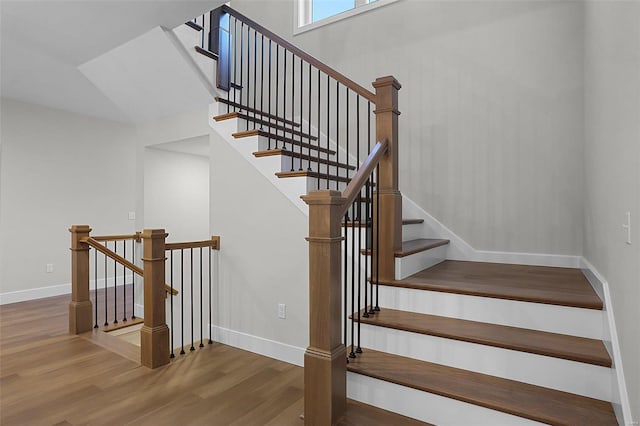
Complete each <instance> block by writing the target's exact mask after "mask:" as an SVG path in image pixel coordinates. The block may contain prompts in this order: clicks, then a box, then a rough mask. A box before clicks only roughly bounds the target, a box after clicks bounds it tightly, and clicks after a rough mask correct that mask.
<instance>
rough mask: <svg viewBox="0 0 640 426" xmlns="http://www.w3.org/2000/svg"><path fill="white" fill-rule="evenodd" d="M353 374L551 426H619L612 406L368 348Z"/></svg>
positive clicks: (353, 366) (353, 362)
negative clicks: (588, 425)
mask: <svg viewBox="0 0 640 426" xmlns="http://www.w3.org/2000/svg"><path fill="white" fill-rule="evenodd" d="M347 369H348V371H351V372H354V373H358V374H363V375H366V376H369V377H373V378H376V379H380V380H385V381H388V382H392V383H396V384H398V385H402V386H407V387H411V388H414V389H417V390H421V391H424V392H430V393H434V394H437V395H441V396H444V397H447V398H453V399H456V400H459V401H464V402H467V403H470V404H475V405H479V406H482V407H486V408H489V409H492V410H498V411H502V412H505V413H509V414H513V415H516V416H520V417H524V418H527V419H531V420H535V421H538V422H543V423H548V424H551V425H567V426H569V425H587V424H590V425H616V424H617V421H616V417H615V414H614V412H613V407H612V406H611V404H610V403H609V402H606V401H601V400H598V399H593V398H587V397H583V396H579V395H575V394H571V393H567V392H561V391H557V390H554V389H548V388H543V387H540V386H535V385H530V384H526V383H522V382H516V381H513V380H508V379H503V378H499V377H494V376H488V375H485V374H480V373H475V372H472V371H467V370H461V369H459V368H452V367H446V366H443V365H440V364H434V363H430V362H425V361H418V360H415V359H412V358H406V357H401V356H398V355H391V354H387V353H384V352H377V351H373V350H371V349H365V348H363V353H362V354H360V355H359V356H358V357H357V358H355V359H350V360H349V363H348V364H347Z"/></svg>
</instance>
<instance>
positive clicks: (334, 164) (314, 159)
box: [253, 148, 356, 170]
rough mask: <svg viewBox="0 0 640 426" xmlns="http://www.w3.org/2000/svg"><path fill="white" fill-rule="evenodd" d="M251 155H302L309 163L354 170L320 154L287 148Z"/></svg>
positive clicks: (292, 156)
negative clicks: (309, 153)
mask: <svg viewBox="0 0 640 426" xmlns="http://www.w3.org/2000/svg"><path fill="white" fill-rule="evenodd" d="M253 155H254V156H255V157H258V158H260V157H270V156H273V155H283V156H286V157H291V158H297V159H300V158H301V157H302V159H303V160H305V161H311V163H315V164H318V163H320V164H324V165H328V166H331V167H338V168H341V169H347V170H355V169H356V167H355V166H352V165H350V164H345V163H339V162H337V161H332V160H327V159H326V158H322V156H320V158H318V157H317V156H314V155H308V154H304V153H302V154H300V153H299V152H293V151H289V150H288V149H281V148H278V149H269V150H266V151H257V152H254V153H253Z"/></svg>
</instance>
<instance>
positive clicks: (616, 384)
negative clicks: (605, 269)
mask: <svg viewBox="0 0 640 426" xmlns="http://www.w3.org/2000/svg"><path fill="white" fill-rule="evenodd" d="M580 263H581V268H582V270H583V272H584V273H585V276H586V277H587V279H588V280H589V282H590V283H591V285H592V286H593V288H594V290H595V291H596V293H598V295H599V296H600V297H602V298H603V299H604V300H603V302H604V311H605V321H606V322H607V324H604V326H605V328H606V331H608V332H609V338H610V339H611V340H610V342H605V343H607V345H606V346H607V349H609V351H610V352H613V366H612V368H613V369H614V371H615V372H614V374H612V376H611V377H612V387H613V389H612V391H613V397H614V401H613V408H614V411H615V413H616V417H617V418H618V423H620V424H624V425H634V424H637V422H635V423H634V421H633V418H632V416H631V405H630V404H629V394H628V393H627V385H626V382H625V380H624V370H623V368H622V355H621V354H620V344H619V341H618V332H617V330H616V322H615V318H614V314H613V305H612V302H611V292H610V291H609V283H608V282H607V280H606V279H605V278H604V276H602V275H601V274H600V273H599V272H598V270H597V269H596V268H595V267H594V266H593V265H592V264H591V263H589V261H588V260H587V259H585V258H584V257H583V258H581V262H580ZM618 399H619V401H618Z"/></svg>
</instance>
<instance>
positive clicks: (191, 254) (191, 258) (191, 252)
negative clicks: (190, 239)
mask: <svg viewBox="0 0 640 426" xmlns="http://www.w3.org/2000/svg"><path fill="white" fill-rule="evenodd" d="M189 250H190V256H189V260H190V261H191V347H190V348H189V351H195V350H196V348H194V347H193V341H194V338H193V248H190V249H189Z"/></svg>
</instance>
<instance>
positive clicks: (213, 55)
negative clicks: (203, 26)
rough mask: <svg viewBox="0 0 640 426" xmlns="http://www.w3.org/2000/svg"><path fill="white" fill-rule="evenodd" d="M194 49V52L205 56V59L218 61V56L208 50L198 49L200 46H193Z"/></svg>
mask: <svg viewBox="0 0 640 426" xmlns="http://www.w3.org/2000/svg"><path fill="white" fill-rule="evenodd" d="M194 48H195V49H196V52H198V53H199V54H201V55H204V56H206V57H208V58H211V59H213V60H214V61H217V60H218V55H216V54H215V53H213V52H209V51H208V50H206V49H203V48H202V47H200V46H195V47H194Z"/></svg>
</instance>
